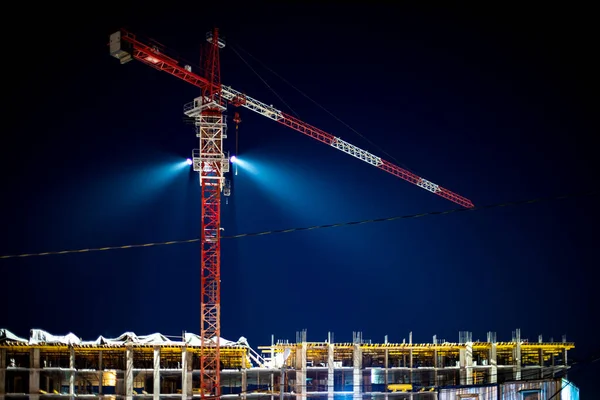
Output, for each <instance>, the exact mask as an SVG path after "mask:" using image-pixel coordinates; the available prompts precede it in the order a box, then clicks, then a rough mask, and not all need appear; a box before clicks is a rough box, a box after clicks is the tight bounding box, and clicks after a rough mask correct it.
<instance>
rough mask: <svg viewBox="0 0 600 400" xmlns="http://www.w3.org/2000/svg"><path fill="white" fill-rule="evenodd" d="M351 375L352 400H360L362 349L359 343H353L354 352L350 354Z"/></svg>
mask: <svg viewBox="0 0 600 400" xmlns="http://www.w3.org/2000/svg"><path fill="white" fill-rule="evenodd" d="M352 361H353V374H352V386H353V392H354V393H353V395H354V396H353V397H354V400H361V399H362V390H361V389H362V349H361V348H360V343H354V352H353V354H352Z"/></svg>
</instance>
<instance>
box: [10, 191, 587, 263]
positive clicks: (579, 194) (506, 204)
mask: <svg viewBox="0 0 600 400" xmlns="http://www.w3.org/2000/svg"><path fill="white" fill-rule="evenodd" d="M597 194H598V191H586V192H577V193H571V194H566V195H561V196H552V197H540V198H537V199H530V200H520V201H510V202H504V203H497V204H490V205H486V206H479V207H474V208H462V207H461V208H454V209H451V210H446V211H430V212H426V213H420V214H408V215H399V216H394V217H386V218H375V219H364V220H360V221H350V222H339V223H336V224H326V225H314V226H308V227H301V228H289V229H276V230H270V231H261V232H253V233H240V234H237V235H231V236H221V239H239V238H244V237H252V236H266V235H274V234H278V233H291V232H300V231H312V230H316V229H325V228H339V227H342V226H351V225H363V224H370V223H375V222H387V221H396V220H402V219H414V218H421V217H428V216H434V215H447V214H455V213H463V212H472V211H478V210H489V209H491V208H500V207H513V206H520V205H525V204H534V203H541V202H544V201H550V200H563V199H568V198H574V197H582V196H591V195H597ZM199 241H200V239H199V238H194V239H187V240H170V241H167V242H152V243H143V244H128V245H122V246H106V247H95V248H87V249H77V250H61V251H46V252H40V253H24V254H11V255H3V256H0V259H9V258H26V257H39V256H51V255H59V254H73V253H91V252H97V251H108V250H121V249H135V248H140V247H156V246H166V245H172V244H184V243H194V242H199Z"/></svg>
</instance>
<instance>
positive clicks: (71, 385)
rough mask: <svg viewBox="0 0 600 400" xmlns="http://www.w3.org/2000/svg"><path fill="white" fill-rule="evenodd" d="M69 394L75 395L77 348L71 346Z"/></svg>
mask: <svg viewBox="0 0 600 400" xmlns="http://www.w3.org/2000/svg"><path fill="white" fill-rule="evenodd" d="M69 370H70V371H69V396H71V398H73V397H74V396H75V349H74V348H73V347H70V348H69Z"/></svg>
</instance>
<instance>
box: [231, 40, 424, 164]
mask: <svg viewBox="0 0 600 400" xmlns="http://www.w3.org/2000/svg"><path fill="white" fill-rule="evenodd" d="M230 46H231V49H232V50H233V52H234V53H235V54H236V55H237V56H238V57H239V58H240V59H241V60H242V61H243V62H244V63H245V64H246V65H247V66H248V67H249V68H250V69H251V70H252V71H253V72H254V73H255V74H256V75H257V76H258V77H259V78H260V79H261V80H262V81H263V82H265V84H266V81H265V80H264V79H263V78H262V77H261V76H260V75H258V72H256V70H255V69H253V68H252V67H250V64H249V63H248V61H246V60H245V59H244V58H243V57H242V56H241V55H240V53H239V51H241V52H244V53H245V54H247V55H248V56H250V57H251V58H252V59H253V60H255V61H256V62H257V63H258V64H260V65H261V66H262V67H263V68H265V69H266V70H267V71H269V72H270V73H272V74H273V75H275V76H276V77H277V78H279V79H281V80H282V81H283V82H284V83H286V84H287V85H289V86H290V87H291V88H292V89H294V90H295V91H297V92H298V93H299V94H301V95H302V96H304V97H305V98H306V99H307V100H309V101H310V102H311V103H313V104H314V105H316V106H317V107H319V108H320V109H321V110H323V111H325V112H326V113H327V114H329V115H330V116H331V117H332V118H333V119H335V120H336V121H338V122H339V123H340V124H342V125H343V126H345V127H346V128H347V129H349V130H350V131H352V132H353V133H355V134H356V135H358V136H359V137H361V138H362V139H363V140H365V141H366V142H367V143H369V144H370V145H371V146H373V147H375V148H376V149H377V150H379V151H381V152H382V153H383V154H385V155H386V156H388V157H389V158H390V159H392V160H393V161H394V162H395V163H396V164H399V165H402V166H403V167H404V168H405V169H406V170H408V171H410V172H413V173H415V174H418V172H417V171H416V170H413V169H410V168H408V167H407V166H406V164H404V163H403V162H401V161H400V160H398V159H397V158H396V157H394V156H393V155H391V154H390V153H388V152H387V151H385V150H384V149H383V148H382V147H381V146H379V145H377V144H376V143H375V142H373V141H372V140H371V139H369V138H368V137H366V136H365V135H363V134H362V133H360V132H359V131H358V130H356V129H355V128H354V127H352V126H351V125H350V124H348V123H347V122H345V121H344V120H342V119H341V118H340V117H338V116H337V115H335V114H334V113H333V112H331V111H329V110H328V109H327V108H326V107H325V106H323V105H322V104H320V103H319V102H318V101H316V100H315V99H313V98H312V97H310V96H309V95H308V94H306V93H305V92H304V91H302V90H300V89H299V88H298V87H297V86H295V85H294V84H293V83H291V82H290V81H289V80H287V79H285V78H284V77H283V76H281V75H280V74H278V73H277V72H276V71H274V70H273V69H272V68H269V66H267V65H266V64H265V63H264V62H262V61H260V60H259V59H258V58H257V57H255V56H254V55H252V54H251V53H250V52H249V51H248V50H246V49H244V48H242V47H241V46H240V45H239V44H234V45H231V44H230ZM236 48H237V49H238V50H239V51H236ZM269 89H271V88H270V87H269ZM271 90H272V89H271ZM288 108H289V106H288ZM294 114H296V113H294ZM296 116H298V115H297V114H296Z"/></svg>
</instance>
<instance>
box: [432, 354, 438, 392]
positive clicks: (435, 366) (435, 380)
mask: <svg viewBox="0 0 600 400" xmlns="http://www.w3.org/2000/svg"><path fill="white" fill-rule="evenodd" d="M437 384H438V352H437V350H433V386H437Z"/></svg>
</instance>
